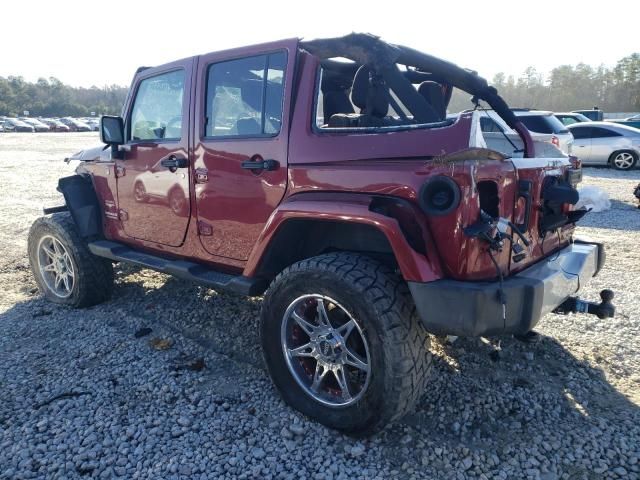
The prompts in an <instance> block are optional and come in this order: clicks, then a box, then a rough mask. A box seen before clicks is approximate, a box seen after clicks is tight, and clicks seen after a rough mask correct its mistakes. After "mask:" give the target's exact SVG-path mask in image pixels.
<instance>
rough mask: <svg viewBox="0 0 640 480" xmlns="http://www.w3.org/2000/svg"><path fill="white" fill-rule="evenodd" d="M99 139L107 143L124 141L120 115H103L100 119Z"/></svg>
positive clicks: (120, 143) (112, 143)
mask: <svg viewBox="0 0 640 480" xmlns="http://www.w3.org/2000/svg"><path fill="white" fill-rule="evenodd" d="M100 140H101V141H102V143H106V144H107V145H111V146H113V145H116V146H117V145H122V144H123V143H124V122H123V120H122V117H113V116H109V115H105V116H103V117H102V118H101V119H100Z"/></svg>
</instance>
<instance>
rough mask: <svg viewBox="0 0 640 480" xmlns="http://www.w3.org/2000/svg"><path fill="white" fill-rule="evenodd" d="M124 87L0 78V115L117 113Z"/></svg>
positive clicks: (53, 79)
mask: <svg viewBox="0 0 640 480" xmlns="http://www.w3.org/2000/svg"><path fill="white" fill-rule="evenodd" d="M128 90H129V89H128V88H127V87H120V86H118V85H110V86H105V87H103V88H98V87H95V86H94V87H90V88H84V87H72V86H70V85H65V84H64V83H62V82H61V81H60V80H58V79H57V78H54V77H51V78H49V79H46V78H40V79H38V81H37V82H35V83H34V82H27V81H25V80H24V78H22V77H14V76H9V77H6V78H5V77H0V115H5V116H9V117H17V116H22V114H23V111H25V110H27V111H29V115H30V116H34V117H40V116H41V117H65V116H72V117H86V116H89V115H91V112H95V114H96V115H103V114H119V113H120V109H121V108H122V104H123V103H124V100H125V98H126V96H127V91H128Z"/></svg>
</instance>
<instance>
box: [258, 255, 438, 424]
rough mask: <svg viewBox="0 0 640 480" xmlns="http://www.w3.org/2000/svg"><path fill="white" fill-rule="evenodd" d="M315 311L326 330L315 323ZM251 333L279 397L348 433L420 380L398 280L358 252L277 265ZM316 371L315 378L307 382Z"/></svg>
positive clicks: (421, 364)
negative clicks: (257, 326) (257, 334)
mask: <svg viewBox="0 0 640 480" xmlns="http://www.w3.org/2000/svg"><path fill="white" fill-rule="evenodd" d="M296 302H298V303H296ZM314 302H315V303H314ZM320 303H323V305H324V306H326V312H327V314H326V317H323V316H322V315H321V314H320V310H323V311H324V307H323V308H321V307H320ZM297 306H299V309H298V310H296V308H298V307H297ZM316 311H317V312H318V314H317V315H316ZM294 312H295V314H294ZM301 316H302V317H304V318H303V319H302V320H299V319H300V317H301ZM321 318H325V320H328V321H329V322H328V323H329V330H331V333H330V334H329V335H324V331H320V329H321V327H322V325H321V322H320V319H321ZM292 319H293V320H292ZM351 321H353V322H355V323H351ZM303 324H304V325H306V327H304V326H303ZM340 325H342V326H340ZM347 325H350V328H349V327H346V326H347ZM331 327H333V328H331ZM345 327H346V328H345ZM307 330H309V331H311V334H308V333H307ZM347 330H348V332H347ZM318 332H320V334H318ZM345 332H346V333H345ZM260 334H261V342H262V349H263V353H264V357H265V361H266V364H267V367H268V369H269V373H270V375H271V378H272V380H273V382H274V384H275V385H276V387H277V388H278V390H279V391H280V394H281V395H282V397H283V398H284V400H285V401H286V402H287V403H288V404H289V405H290V406H292V407H293V408H295V409H296V410H299V411H300V412H302V413H303V414H305V415H306V416H308V417H310V418H312V419H314V420H316V421H318V422H320V423H322V424H324V425H326V426H328V427H330V428H334V429H337V430H340V431H343V432H345V433H348V434H354V435H368V434H371V433H374V432H376V431H378V430H381V429H382V428H384V426H385V425H387V424H388V423H390V422H392V421H394V420H396V419H398V418H400V417H402V416H403V415H404V414H406V413H408V412H409V411H411V410H412V409H413V408H414V406H415V404H416V403H417V401H418V400H419V399H420V397H421V395H422V393H423V392H424V390H425V386H426V384H427V382H428V379H429V374H430V370H431V368H430V367H431V355H430V354H429V353H428V349H429V337H428V334H427V333H426V331H425V330H424V328H423V326H422V324H421V322H420V320H419V318H418V316H417V314H416V310H415V306H414V304H413V300H412V298H411V296H410V293H409V290H408V288H407V285H406V283H405V282H404V280H403V279H402V278H401V277H400V276H399V275H397V274H396V273H395V272H393V271H392V270H391V269H390V268H388V267H387V266H385V265H383V264H381V263H378V262H377V261H375V260H373V259H371V258H369V257H366V256H363V255H359V254H351V253H331V254H326V255H321V256H318V257H314V258H311V259H308V260H303V261H300V262H298V263H296V264H294V265H292V266H290V267H288V268H287V269H286V270H284V271H283V272H282V273H281V274H280V275H278V276H277V277H276V279H275V280H274V281H273V282H272V284H271V286H270V287H269V289H268V291H267V293H266V295H265V298H264V303H263V306H262V314H261V326H260ZM314 337H315V338H316V341H315V342H314ZM352 337H353V338H352ZM291 339H293V340H291ZM296 339H297V341H299V344H302V347H299V346H298V344H296V343H295V341H296ZM291 341H293V342H294V343H293V344H290V343H291ZM331 342H333V343H331ZM307 345H308V346H309V347H307ZM290 347H291V348H290ZM305 347H306V348H305ZM294 352H296V353H295V355H294ZM336 352H337V353H336ZM343 352H346V353H343ZM341 356H342V359H343V360H344V363H343V364H342V367H340V366H339V365H340V362H341V360H340V359H339V358H340V357H341ZM345 359H346V360H345ZM318 365H324V366H326V368H325V367H319V366H318ZM355 365H358V367H357V368H356V367H355ZM365 367H367V368H368V370H367V368H365ZM325 370H326V371H325ZM318 372H320V375H324V377H322V379H321V380H320V381H319V382H318V383H317V384H315V381H314V380H315V379H316V377H317V376H319V374H318ZM322 372H324V373H322ZM365 376H366V380H365V379H364V378H365ZM339 378H342V381H341V380H339ZM341 382H343V383H341ZM314 384H315V389H314ZM343 384H346V385H347V388H346V389H343V388H341V385H343ZM345 390H346V391H347V392H348V394H349V395H348V396H347V395H345Z"/></svg>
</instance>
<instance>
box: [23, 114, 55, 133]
mask: <svg viewBox="0 0 640 480" xmlns="http://www.w3.org/2000/svg"><path fill="white" fill-rule="evenodd" d="M19 120H20V121H22V122H24V123H26V124H27V125H31V126H32V127H33V128H34V129H35V131H36V132H48V131H49V130H50V129H49V125H46V124H44V123H42V122H41V121H40V120H38V119H37V118H27V117H20V118H19Z"/></svg>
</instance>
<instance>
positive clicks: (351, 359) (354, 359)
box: [344, 348, 369, 373]
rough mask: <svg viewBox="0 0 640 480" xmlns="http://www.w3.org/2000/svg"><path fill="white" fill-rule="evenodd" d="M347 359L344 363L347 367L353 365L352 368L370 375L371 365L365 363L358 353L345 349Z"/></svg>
mask: <svg viewBox="0 0 640 480" xmlns="http://www.w3.org/2000/svg"><path fill="white" fill-rule="evenodd" d="M345 349H346V352H345V359H344V363H346V364H347V365H351V366H352V367H355V368H357V369H358V370H362V371H363V372H367V373H369V365H367V364H366V363H365V362H364V361H362V360H361V359H360V356H359V355H357V354H356V353H354V352H352V351H351V350H349V348H345Z"/></svg>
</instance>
